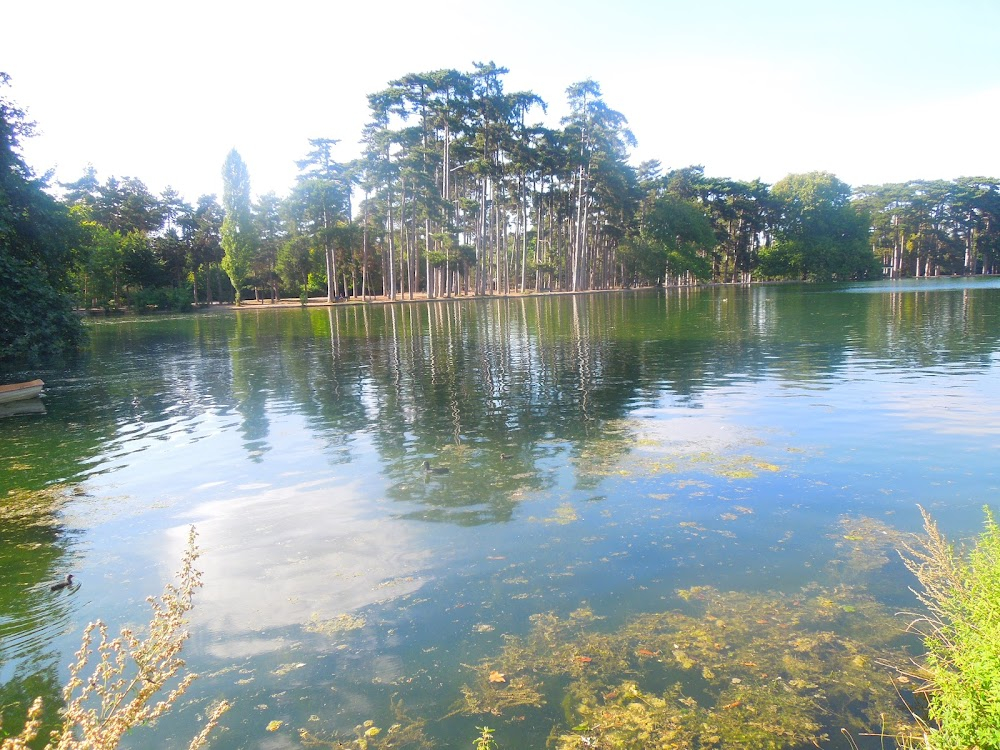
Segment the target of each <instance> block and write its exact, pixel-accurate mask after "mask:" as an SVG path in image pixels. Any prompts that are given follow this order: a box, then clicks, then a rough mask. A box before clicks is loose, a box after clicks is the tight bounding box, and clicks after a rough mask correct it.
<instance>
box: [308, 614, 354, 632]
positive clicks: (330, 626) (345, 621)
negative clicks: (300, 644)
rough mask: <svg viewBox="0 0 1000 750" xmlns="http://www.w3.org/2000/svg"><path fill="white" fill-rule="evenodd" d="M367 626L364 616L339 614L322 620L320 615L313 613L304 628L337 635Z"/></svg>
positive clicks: (309, 630)
mask: <svg viewBox="0 0 1000 750" xmlns="http://www.w3.org/2000/svg"><path fill="white" fill-rule="evenodd" d="M364 626H365V619H364V618H363V617H355V616H354V615H347V614H344V615H337V616H336V617H332V618H330V619H328V620H321V619H320V618H319V616H318V615H315V614H314V615H313V616H312V618H311V619H310V620H309V622H307V623H306V624H305V625H304V626H303V629H304V630H306V631H307V632H309V633H319V634H320V635H336V634H337V633H346V632H348V631H351V630H361V628H363V627H364Z"/></svg>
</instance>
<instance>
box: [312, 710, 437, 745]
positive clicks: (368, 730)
mask: <svg viewBox="0 0 1000 750" xmlns="http://www.w3.org/2000/svg"><path fill="white" fill-rule="evenodd" d="M392 709H393V712H394V713H395V719H396V720H395V722H394V723H393V724H392V725H391V726H389V727H388V728H386V729H384V730H383V729H382V728H381V727H379V726H377V725H376V724H375V722H374V721H372V720H368V721H365V722H364V723H362V724H358V725H357V726H356V727H354V737H352V738H350V739H342V738H338V737H329V738H328V737H323V736H320V735H319V734H317V733H315V732H310V731H309V730H308V729H304V728H303V729H299V741H300V743H301V744H302V746H303V747H328V748H353V749H354V750H431V749H432V748H433V747H435V745H434V743H432V742H431V741H430V740H429V739H428V737H427V735H426V733H425V731H424V727H425V726H426V722H425V721H424V720H422V719H411V718H410V717H409V716H408V715H407V714H406V712H405V711H404V710H403V702H402V701H400V700H394V701H392ZM310 721H312V717H310Z"/></svg>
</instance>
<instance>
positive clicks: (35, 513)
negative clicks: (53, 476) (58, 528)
mask: <svg viewBox="0 0 1000 750" xmlns="http://www.w3.org/2000/svg"><path fill="white" fill-rule="evenodd" d="M72 494H74V492H73V489H72V488H71V487H69V486H67V485H64V484H54V485H50V486H48V487H44V488H42V489H40V490H21V489H13V490H9V491H8V492H7V494H6V495H4V496H3V497H0V522H2V523H3V524H4V525H14V524H16V525H18V526H20V527H22V528H23V527H29V526H55V525H56V524H58V523H59V522H60V519H59V518H58V516H57V513H58V512H59V511H60V510H62V508H63V507H65V505H66V504H67V503H68V502H69V500H70V497H71V495H72Z"/></svg>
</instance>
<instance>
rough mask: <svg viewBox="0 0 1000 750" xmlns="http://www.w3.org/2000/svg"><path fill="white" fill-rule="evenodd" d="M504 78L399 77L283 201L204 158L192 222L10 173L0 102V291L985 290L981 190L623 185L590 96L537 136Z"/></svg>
mask: <svg viewBox="0 0 1000 750" xmlns="http://www.w3.org/2000/svg"><path fill="white" fill-rule="evenodd" d="M506 73H507V70H506V69H505V68H502V67H498V66H497V65H495V64H493V63H488V64H481V63H477V64H475V65H474V66H473V69H472V70H471V71H468V72H461V71H458V70H439V71H434V72H430V73H420V74H408V75H405V76H403V77H402V78H399V79H398V80H394V81H391V82H389V84H388V85H387V87H386V88H385V89H384V90H382V91H379V92H376V93H374V94H371V95H369V97H368V102H369V107H370V122H369V124H368V125H367V126H366V127H365V129H364V131H363V133H362V134H361V142H362V143H363V154H362V156H361V157H360V158H358V159H356V160H354V161H350V162H343V161H337V160H336V159H335V158H334V152H335V150H336V149H335V147H336V144H337V142H338V141H336V140H333V139H331V138H316V139H314V140H311V141H310V142H309V146H308V148H307V149H304V151H305V153H304V154H303V159H302V160H301V161H300V162H298V163H297V166H298V167H299V176H298V179H297V181H296V184H295V185H294V187H293V188H292V189H291V191H290V192H289V194H288V195H285V196H277V195H275V194H273V193H268V194H266V195H263V196H261V197H260V198H259V199H257V200H255V201H254V200H251V197H250V196H251V192H250V181H251V175H249V173H248V171H247V167H246V165H245V164H244V163H243V161H242V159H241V157H240V155H239V154H238V153H237V152H236V151H235V150H234V151H233V152H231V153H230V154H229V155H228V156H225V155H221V154H220V163H221V162H222V157H223V156H225V161H224V165H223V185H224V190H223V195H222V197H221V200H220V199H219V198H218V197H217V196H215V195H204V196H201V197H199V198H198V199H197V200H196V201H195V202H194V203H193V204H192V203H189V202H187V201H186V200H185V199H184V198H183V197H182V196H181V195H179V194H178V193H177V192H176V191H174V190H172V189H170V188H168V189H166V190H165V191H164V192H163V193H162V194H161V195H156V194H154V193H152V192H151V191H150V190H149V189H148V188H147V187H146V185H145V184H144V183H143V182H142V181H141V180H140V179H138V178H136V177H110V178H108V179H107V180H106V181H104V182H101V181H99V180H98V178H97V174H96V171H95V170H94V169H93V168H91V169H89V170H88V171H87V172H86V174H84V175H82V176H81V177H80V179H78V180H76V181H74V182H69V183H59V184H48V183H46V182H45V181H44V180H42V179H40V178H38V177H37V176H36V175H35V174H34V173H33V172H32V170H31V169H30V167H29V166H28V165H27V164H26V163H25V162H24V160H23V157H22V156H21V152H20V143H21V140H22V139H23V138H25V137H28V136H30V135H31V129H32V123H30V122H29V121H28V120H27V119H26V117H25V113H24V112H23V110H21V109H19V108H18V106H17V105H16V104H14V103H13V102H11V101H9V100H7V99H5V98H3V97H2V96H0V135H2V136H3V138H2V141H0V149H2V151H3V153H0V162H2V167H3V170H4V171H3V175H2V182H0V253H2V255H0V273H2V274H3V277H4V278H5V279H10V280H12V284H13V287H12V288H15V289H22V290H23V292H24V294H25V295H27V298H31V299H34V300H36V301H37V300H43V301H44V304H45V305H47V306H48V307H49V308H50V309H51V308H52V306H53V305H55V306H56V307H57V308H58V307H59V305H57V304H56V297H59V296H60V295H68V296H69V299H70V304H71V305H72V306H73V307H77V308H107V309H112V308H126V307H127V308H132V309H138V310H143V309H149V308H170V309H188V308H190V307H191V305H192V304H211V303H213V302H219V301H226V302H230V301H234V300H235V301H237V302H239V301H241V300H244V299H248V298H254V299H260V300H263V299H272V300H274V299H278V298H280V297H299V298H302V299H305V298H307V297H310V296H320V295H321V296H323V297H325V298H326V299H329V300H330V301H334V300H337V299H340V298H348V297H354V298H362V299H370V298H375V297H377V298H380V299H389V300H396V299H412V298H414V297H415V296H416V295H421V296H423V295H426V296H427V297H429V298H441V297H454V296H459V295H488V294H518V293H524V292H534V291H585V290H596V289H613V288H627V287H637V286H649V285H679V284H697V283H705V282H722V283H748V282H750V281H753V280H769V279H797V280H860V279H873V278H883V277H892V278H900V277H905V276H935V275H941V274H948V275H950V274H986V273H993V272H994V271H995V270H996V268H995V263H996V261H995V258H996V257H997V254H998V253H997V245H998V241H1000V221H998V219H1000V182H998V181H997V180H996V179H994V178H986V177H962V178H958V179H954V180H947V181H945V180H937V181H924V180H914V181H912V182H907V183H901V184H887V185H879V186H863V187H859V188H854V189H852V188H851V186H849V185H847V184H846V183H844V182H842V181H841V180H839V179H838V178H837V177H836V176H834V175H832V174H829V173H826V172H812V173H808V174H794V175H789V176H787V177H785V178H784V179H782V180H780V181H778V182H777V183H775V184H774V185H767V184H765V183H762V182H760V181H758V180H754V181H752V182H744V181H740V180H731V179H726V178H718V177H710V176H707V175H705V173H704V170H703V168H702V167H700V166H691V167H686V168H683V169H674V170H669V171H664V170H663V169H662V168H661V165H660V163H659V162H658V161H649V162H644V163H642V164H639V165H638V166H633V165H631V164H629V161H628V159H629V149H630V148H631V147H633V146H634V145H635V139H634V137H633V135H632V133H631V131H630V130H629V128H628V122H627V120H626V117H625V116H624V115H623V114H622V113H620V112H618V111H616V110H614V109H612V108H611V107H610V106H609V105H608V104H607V103H605V101H604V99H603V96H602V94H601V89H600V86H599V85H598V84H597V83H596V82H594V81H592V80H586V81H582V82H580V83H575V84H573V85H571V86H569V87H568V88H567V89H566V94H567V97H568V105H569V106H568V110H569V114H568V115H567V116H566V117H565V118H563V120H562V121H561V123H560V127H558V128H550V127H546V126H543V125H540V124H532V123H533V122H535V120H534V119H533V118H535V117H537V116H538V115H539V114H540V113H541V112H542V111H544V109H545V103H544V102H543V101H542V100H541V99H540V98H539V97H538V96H537V95H535V94H533V93H531V92H529V91H523V92H515V93H508V92H506V91H505V90H504V85H503V79H504V76H505V74H506ZM7 80H8V79H7V76H6V75H3V74H0V85H2V84H6V83H7ZM52 196H56V197H52ZM43 287H44V289H43ZM2 304H3V303H0V306H2ZM59 309H62V308H59ZM0 312H3V310H0ZM4 338H10V336H3V335H2V334H0V339H4ZM0 343H4V344H6V341H4V340H0ZM22 343H23V342H22ZM20 348H21V349H24V346H23V345H22V346H20ZM28 348H29V349H30V347H28ZM42 348H44V347H42ZM2 358H3V356H2V355H0V359H2Z"/></svg>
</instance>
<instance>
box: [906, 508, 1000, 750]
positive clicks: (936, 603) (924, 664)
mask: <svg viewBox="0 0 1000 750" xmlns="http://www.w3.org/2000/svg"><path fill="white" fill-rule="evenodd" d="M984 511H985V514H986V521H985V527H984V529H983V531H982V532H981V533H980V535H979V537H978V538H977V539H976V541H975V543H974V544H973V546H972V547H971V548H970V549H967V550H956V548H955V547H954V546H953V545H952V544H950V543H949V542H948V540H947V539H946V538H945V537H944V536H943V535H942V534H941V531H940V530H939V529H938V527H937V524H936V523H935V522H934V521H933V519H932V518H931V517H930V515H929V514H928V513H927V512H926V511H925V510H924V509H923V508H921V509H920V512H921V513H922V515H923V518H924V530H925V532H926V535H925V536H924V537H922V538H921V540H920V541H919V542H914V543H913V544H908V545H905V547H904V551H903V552H902V553H901V554H902V556H903V560H904V562H905V563H906V566H907V568H909V569H910V571H911V572H912V573H913V574H914V575H915V576H916V577H917V580H918V581H919V583H920V586H921V588H920V589H919V590H917V591H915V593H916V595H917V598H918V599H919V600H920V602H921V603H922V604H924V606H925V607H926V608H927V613H926V614H921V615H920V616H918V617H917V618H916V619H914V620H913V622H912V623H911V624H910V629H911V630H912V631H913V632H915V633H918V634H919V635H920V636H921V637H922V638H923V640H924V646H925V648H926V649H927V653H926V655H925V656H924V657H923V658H922V660H920V661H919V662H917V663H915V664H913V665H912V666H910V667H902V668H901V672H904V673H905V672H909V673H910V674H911V675H913V676H915V677H916V678H918V679H919V680H921V681H922V684H920V685H918V687H917V688H916V690H915V692H917V693H918V694H921V695H923V696H925V697H926V699H927V709H928V710H927V714H928V717H929V719H930V721H931V722H932V724H927V723H923V722H922V723H921V727H920V731H917V732H914V733H910V734H908V735H907V736H904V737H902V738H901V744H902V745H903V746H904V747H909V748H927V749H928V750H959V749H960V748H961V749H964V748H981V749H982V750H986V748H998V747H1000V526H998V525H997V522H996V519H995V518H994V516H993V513H992V512H991V511H990V509H989V508H985V509H984Z"/></svg>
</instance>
